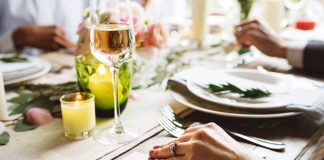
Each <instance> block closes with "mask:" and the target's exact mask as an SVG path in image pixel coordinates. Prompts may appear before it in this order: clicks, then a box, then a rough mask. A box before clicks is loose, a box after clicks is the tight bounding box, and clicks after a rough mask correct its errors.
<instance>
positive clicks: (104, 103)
mask: <svg viewBox="0 0 324 160" xmlns="http://www.w3.org/2000/svg"><path fill="white" fill-rule="evenodd" d="M130 66H131V65H130V62H126V63H124V64H122V66H121V67H120V71H119V75H118V78H119V84H118V94H119V95H118V96H119V104H120V109H121V111H123V110H124V109H125V107H126V104H127V100H128V95H129V90H130V84H131V78H132V70H131V68H130ZM76 71H77V78H78V84H79V87H80V90H81V91H83V92H91V93H92V94H94V95H95V104H96V116H97V117H102V118H110V117H113V116H114V98H113V88H112V83H111V80H112V76H111V73H110V71H109V68H108V66H107V65H106V64H104V63H101V62H99V61H98V60H97V59H96V58H95V57H93V55H92V54H91V53H89V54H83V55H79V56H77V57H76Z"/></svg>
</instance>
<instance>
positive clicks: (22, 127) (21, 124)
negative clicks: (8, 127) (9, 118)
mask: <svg viewBox="0 0 324 160" xmlns="http://www.w3.org/2000/svg"><path fill="white" fill-rule="evenodd" d="M35 128H37V126H36V125H33V124H30V123H28V122H27V121H25V120H23V119H21V120H19V121H18V122H17V124H16V126H15V128H14V130H15V131H16V132H24V131H29V130H33V129H35Z"/></svg>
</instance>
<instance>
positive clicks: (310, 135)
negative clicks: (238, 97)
mask: <svg viewBox="0 0 324 160" xmlns="http://www.w3.org/2000/svg"><path fill="white" fill-rule="evenodd" d="M62 57H65V59H66V61H65V62H67V63H69V64H58V63H63V62H62V61H60V59H61V58H62ZM43 58H45V59H47V60H49V61H51V63H52V64H55V63H56V64H55V65H56V66H60V65H66V66H73V57H71V56H66V55H62V54H60V55H59V56H57V55H55V54H53V55H46V56H44V57H43ZM71 61H72V63H71ZM66 68H67V69H64V70H62V72H61V73H60V74H61V75H57V76H55V75H54V73H50V74H48V75H46V76H44V77H41V78H39V79H36V80H34V82H37V83H38V82H46V81H47V80H49V79H51V80H52V81H53V80H54V81H55V82H56V83H60V82H65V81H70V80H73V79H75V73H74V69H72V68H71V67H66ZM55 74H56V73H55ZM62 74H63V75H65V76H63V75H62ZM66 75H68V76H66ZM135 92H145V93H146V92H148V93H146V94H142V95H144V96H142V97H141V99H142V101H143V103H140V102H130V107H129V108H132V107H133V106H135V105H137V106H142V107H143V108H145V107H146V108H149V109H150V111H151V112H150V113H151V114H150V115H149V116H150V117H149V118H150V120H151V121H153V122H152V123H149V124H150V129H148V130H147V131H146V132H145V133H144V134H143V136H142V137H141V138H140V140H139V141H137V142H136V144H132V146H131V147H129V148H127V149H123V147H119V148H116V149H114V150H110V151H109V152H107V153H105V154H102V153H101V154H99V153H98V155H97V156H95V157H93V159H122V158H123V157H125V156H127V155H130V154H132V153H134V152H141V153H144V154H147V153H148V150H149V149H150V148H151V147H152V146H153V145H155V144H161V143H163V142H165V141H167V140H169V139H171V138H172V137H171V136H170V135H169V134H168V133H167V132H166V131H164V130H163V129H162V128H161V127H160V126H159V125H158V123H157V120H158V118H159V117H158V116H156V115H159V107H160V106H162V105H163V104H165V103H169V104H170V105H171V106H172V107H173V108H174V109H175V110H176V111H177V112H181V113H183V115H184V114H185V116H183V117H184V119H186V120H190V121H199V122H202V123H204V122H215V123H217V124H218V125H220V126H221V127H223V128H226V129H229V130H233V131H237V132H239V133H244V134H246V135H251V136H256V137H261V138H266V139H269V140H276V141H281V142H284V143H285V144H286V145H287V148H286V149H285V150H284V151H282V152H277V151H272V150H268V149H264V148H262V147H258V146H255V145H251V144H247V143H244V142H241V143H242V144H243V145H244V146H246V147H247V148H249V149H251V150H253V151H255V153H257V154H259V155H260V156H264V157H266V159H270V160H290V159H312V160H322V159H323V158H324V126H317V125H315V124H314V123H313V122H310V121H309V120H307V118H305V117H304V116H303V115H299V116H294V117H289V118H276V119H239V118H228V117H221V116H215V115H210V114H205V113H202V112H198V111H193V110H191V109H189V108H187V107H186V106H183V105H181V104H179V103H178V102H176V101H175V100H173V99H172V98H170V96H168V95H167V94H165V93H163V92H164V91H162V90H161V89H159V88H158V89H151V90H150V91H135ZM150 93H157V94H160V93H161V95H163V96H160V98H161V99H162V100H161V102H159V101H156V102H152V103H150V104H147V105H150V106H143V104H145V103H144V101H145V99H147V98H150V97H149V95H150ZM157 97H159V96H157ZM163 97H164V98H163ZM163 99H165V100H163ZM140 101H141V100H140ZM136 103H139V104H136ZM127 110H129V109H128V108H126V111H125V112H130V111H127ZM131 112H132V114H137V113H138V114H140V115H142V114H143V115H145V113H143V112H144V110H135V109H134V108H133V109H132V110H131ZM135 112H136V113H135ZM188 113H190V114H188ZM125 114H128V113H125ZM152 116H154V117H152ZM129 119H131V118H129ZM55 123H56V122H55ZM147 123H148V122H147ZM143 124H146V123H143ZM55 125H61V122H58V123H57V124H55ZM52 126H53V124H52ZM32 132H33V131H30V132H29V134H30V135H31V136H32ZM35 132H36V131H35ZM62 136H63V135H62ZM11 138H13V139H15V138H16V139H18V137H11ZM10 145H19V143H16V144H10ZM62 145H64V144H62ZM80 145H85V144H80ZM1 148H2V147H0V153H1V154H0V159H3V160H5V159H6V157H7V156H6V153H7V152H5V148H4V150H2V149H1ZM11 148H17V149H18V148H19V146H11ZM1 150H2V151H3V152H1ZM93 152H95V151H93ZM17 154H19V153H17ZM22 155H23V154H22ZM17 157H19V156H17ZM18 159H19V158H18ZM21 159H24V158H21Z"/></svg>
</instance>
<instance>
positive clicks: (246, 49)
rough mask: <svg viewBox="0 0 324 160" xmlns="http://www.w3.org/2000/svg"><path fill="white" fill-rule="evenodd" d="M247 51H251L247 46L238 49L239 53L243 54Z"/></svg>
mask: <svg viewBox="0 0 324 160" xmlns="http://www.w3.org/2000/svg"><path fill="white" fill-rule="evenodd" d="M249 52H251V50H250V49H248V48H241V49H239V50H238V54H239V55H243V54H246V53H249Z"/></svg>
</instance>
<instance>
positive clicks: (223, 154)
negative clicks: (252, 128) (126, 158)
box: [149, 123, 261, 160]
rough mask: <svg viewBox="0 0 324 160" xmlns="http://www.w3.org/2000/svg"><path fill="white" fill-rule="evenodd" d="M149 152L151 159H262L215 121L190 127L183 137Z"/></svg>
mask: <svg viewBox="0 0 324 160" xmlns="http://www.w3.org/2000/svg"><path fill="white" fill-rule="evenodd" d="M174 143H176V150H175V151H176V155H174V153H173V152H172V150H171V149H170V146H171V145H173V144H174ZM149 154H150V158H151V159H174V160H199V159H204V160H208V159H210V160H215V159H224V160H225V159H226V160H247V159H248V160H253V159H261V158H259V157H257V156H256V155H254V154H253V153H252V152H250V151H249V150H247V149H246V148H244V147H243V146H241V145H240V144H239V143H238V142H236V141H235V140H234V139H233V138H232V137H230V136H229V135H228V134H227V133H226V132H225V131H224V130H223V129H222V128H220V127H219V126H217V125H216V124H215V123H208V124H205V125H199V126H195V127H192V128H188V129H187V130H186V131H185V133H184V134H183V135H182V136H181V137H179V138H177V139H174V140H172V141H170V142H168V143H167V144H164V145H161V146H155V147H154V148H153V149H152V150H150V153H149Z"/></svg>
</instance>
